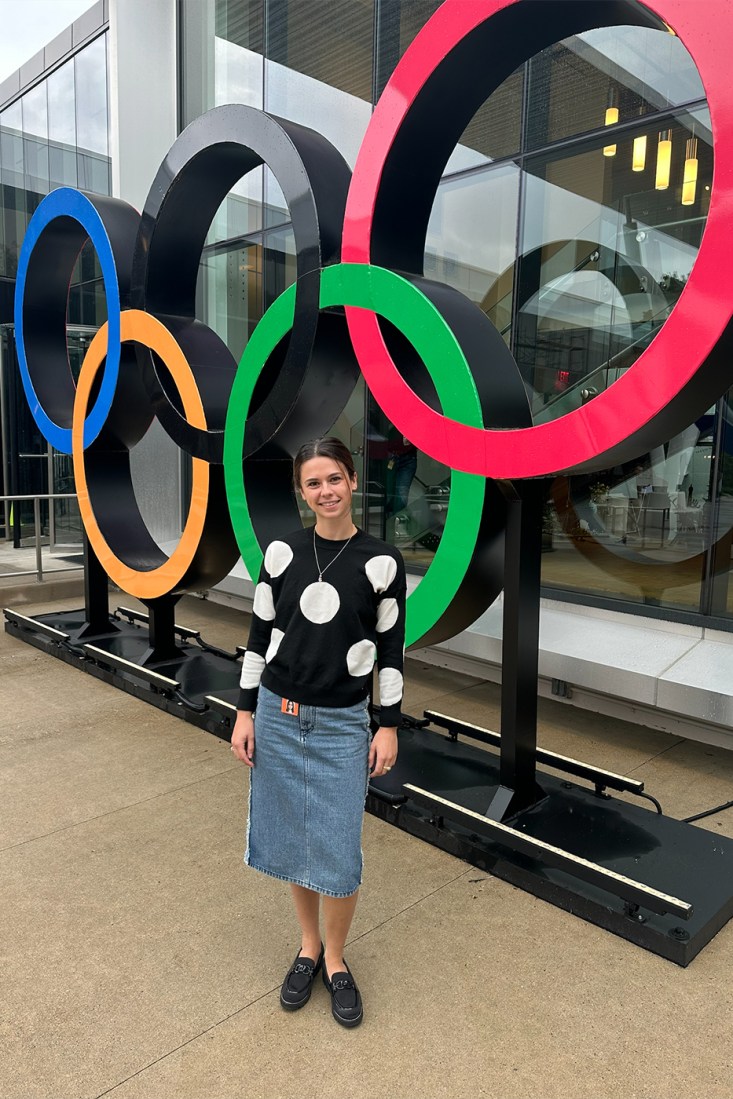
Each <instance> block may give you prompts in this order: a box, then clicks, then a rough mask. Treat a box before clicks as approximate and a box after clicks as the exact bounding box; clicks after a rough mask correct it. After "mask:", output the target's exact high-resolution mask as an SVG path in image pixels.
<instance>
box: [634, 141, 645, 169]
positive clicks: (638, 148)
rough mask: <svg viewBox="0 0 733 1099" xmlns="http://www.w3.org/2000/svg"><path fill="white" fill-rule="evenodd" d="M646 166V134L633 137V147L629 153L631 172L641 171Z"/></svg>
mask: <svg viewBox="0 0 733 1099" xmlns="http://www.w3.org/2000/svg"><path fill="white" fill-rule="evenodd" d="M645 167H646V134H641V135H640V136H639V137H635V138H634V147H633V151H632V153H631V170H632V172H643V171H644V168H645Z"/></svg>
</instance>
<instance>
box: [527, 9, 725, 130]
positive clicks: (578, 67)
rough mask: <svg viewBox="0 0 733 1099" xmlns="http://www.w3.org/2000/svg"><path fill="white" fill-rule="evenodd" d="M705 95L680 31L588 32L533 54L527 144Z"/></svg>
mask: <svg viewBox="0 0 733 1099" xmlns="http://www.w3.org/2000/svg"><path fill="white" fill-rule="evenodd" d="M704 96H705V92H704V89H703V86H702V82H701V80H700V77H699V75H698V72H697V69H696V68H695V65H694V62H693V61H692V58H691V57H690V55H689V53H688V52H687V50H686V49H685V47H684V46H683V45H682V43H681V42H680V40H679V38H677V37H676V36H675V35H674V34H670V33H667V32H666V31H658V30H652V29H651V28H646V27H604V28H600V29H599V30H593V31H587V32H586V33H585V34H580V35H576V36H574V37H572V38H568V39H566V40H565V41H564V42H559V43H557V45H554V46H551V47H550V48H549V49H547V50H543V51H542V53H540V54H538V55H537V56H536V57H534V58H532V61H531V63H530V77H529V117H528V124H527V148H537V147H538V146H541V145H546V144H548V143H549V142H551V141H559V140H561V139H562V138H567V137H571V136H572V135H573V134H580V133H584V132H588V131H590V130H596V129H599V128H600V127H603V126H604V125H605V124H606V119H607V117H608V119H609V120H611V119H615V121H617V122H621V123H623V122H632V121H634V120H635V119H637V118H643V117H644V116H645V115H648V114H656V113H657V112H658V111H665V110H667V109H668V108H670V107H675V106H677V105H678V104H682V103H690V102H694V101H695V100H696V99H703V98H704ZM609 108H610V109H611V111H612V112H613V113H612V114H611V115H608V116H607V115H606V111H607V110H608V109H609Z"/></svg>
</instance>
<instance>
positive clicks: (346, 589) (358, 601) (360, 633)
mask: <svg viewBox="0 0 733 1099" xmlns="http://www.w3.org/2000/svg"><path fill="white" fill-rule="evenodd" d="M316 554H317V556H318V564H319V566H320V569H321V573H322V579H321V580H320V581H319V579H318V567H317V566H316ZM405 598H406V581H405V566H404V562H403V560H402V556H401V554H400V552H399V550H396V549H395V548H394V547H393V546H389V545H387V543H386V542H381V541H380V540H379V539H378V538H373V537H372V535H370V534H366V533H365V532H364V531H362V530H357V532H356V534H355V535H354V536H353V538H352V539H351V541H350V542H349V543H348V544H347V543H346V542H345V541H331V540H330V539H325V538H321V537H319V536H318V535H315V552H314V531H313V528H312V527H311V528H309V529H307V530H299V531H296V532H295V533H294V534H291V535H289V536H288V537H287V538H284V539H283V540H282V541H276V542H272V543H270V545H269V546H268V547H267V550H266V552H265V560H264V563H263V565H262V570H261V572H260V577H259V581H258V583H257V587H256V588H255V597H254V606H253V608H252V626H251V628H250V634H249V643H248V646H247V651H246V653H245V656H244V662H243V665H242V676H241V680H240V692H239V703H238V708H239V709H240V710H254V709H255V705H256V701H257V690H258V687H259V685H260V683H262V685H263V686H265V687H267V689H268V690H269V691H272V692H273V693H274V694H277V695H280V697H281V698H287V699H291V700H292V701H293V702H298V703H300V704H302V705H306V706H355V705H356V704H357V703H358V702H360V701H361V700H362V699H363V698H366V695H367V693H368V690H369V686H370V682H371V676H372V669H373V667H374V664H375V660H376V664H377V668H378V671H379V696H380V703H381V724H382V725H383V726H387V727H390V726H395V725H399V722H400V703H401V701H402V687H403V682H402V664H403V655H404V641H405Z"/></svg>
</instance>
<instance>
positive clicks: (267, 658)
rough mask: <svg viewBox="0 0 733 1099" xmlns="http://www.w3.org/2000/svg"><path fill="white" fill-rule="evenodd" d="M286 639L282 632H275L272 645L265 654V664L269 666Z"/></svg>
mask: <svg viewBox="0 0 733 1099" xmlns="http://www.w3.org/2000/svg"><path fill="white" fill-rule="evenodd" d="M284 637H285V634H284V633H283V631H282V630H273V631H272V633H271V635H270V644H269V645H268V646H267V652H266V653H265V664H269V663H270V661H271V660H272V658H273V657H274V656H275V654H276V653H277V650H278V649H279V648H280V642H281V641H282V639H283V638H284Z"/></svg>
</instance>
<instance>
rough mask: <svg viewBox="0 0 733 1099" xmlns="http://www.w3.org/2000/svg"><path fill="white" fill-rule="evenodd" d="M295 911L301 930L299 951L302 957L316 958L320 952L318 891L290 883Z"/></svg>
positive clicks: (319, 897) (319, 899) (319, 896)
mask: <svg viewBox="0 0 733 1099" xmlns="http://www.w3.org/2000/svg"><path fill="white" fill-rule="evenodd" d="M290 889H291V891H292V894H293V901H294V902H295V912H296V915H297V917H298V923H299V924H300V930H301V944H300V953H301V954H302V955H303V957H304V958H313V960H314V961H317V960H318V957H319V955H320V953H321V928H320V919H319V916H320V901H321V895H320V893H314V892H313V890H312V889H306V888H305V886H302V885H293V884H291V886H290Z"/></svg>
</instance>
